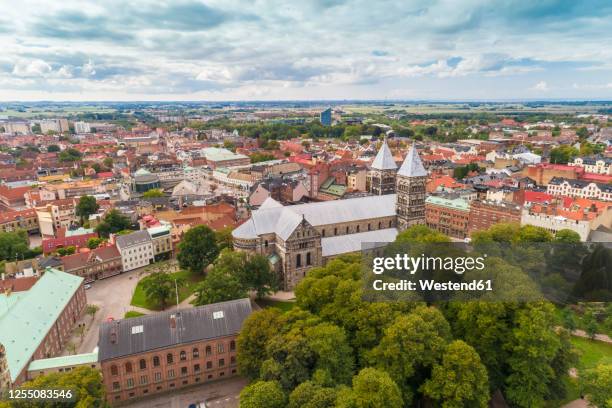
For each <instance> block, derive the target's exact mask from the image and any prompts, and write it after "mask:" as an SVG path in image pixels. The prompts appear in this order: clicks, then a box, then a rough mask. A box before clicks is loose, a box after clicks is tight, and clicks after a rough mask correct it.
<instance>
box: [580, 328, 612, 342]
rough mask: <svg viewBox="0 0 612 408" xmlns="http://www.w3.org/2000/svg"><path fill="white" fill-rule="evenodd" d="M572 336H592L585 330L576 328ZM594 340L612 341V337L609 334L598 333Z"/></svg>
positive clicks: (588, 337) (587, 337)
mask: <svg viewBox="0 0 612 408" xmlns="http://www.w3.org/2000/svg"><path fill="white" fill-rule="evenodd" d="M572 336H576V337H584V338H585V339H590V338H591V337H590V336H589V335H588V334H587V333H586V332H585V331H584V330H574V331H573V332H572ZM593 340H597V341H603V342H604V343H612V338H610V336H608V335H607V334H596V335H595V338H594V339H593Z"/></svg>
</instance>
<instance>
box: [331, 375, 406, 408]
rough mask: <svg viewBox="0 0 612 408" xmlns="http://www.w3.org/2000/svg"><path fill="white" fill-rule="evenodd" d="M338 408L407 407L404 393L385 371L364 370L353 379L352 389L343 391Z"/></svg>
mask: <svg viewBox="0 0 612 408" xmlns="http://www.w3.org/2000/svg"><path fill="white" fill-rule="evenodd" d="M336 406H337V407H338V408H398V407H402V406H406V405H405V404H404V403H403V402H402V393H401V391H400V388H399V387H398V386H397V384H396V383H395V382H394V381H393V379H392V378H391V376H390V375H389V374H388V373H386V372H385V371H383V370H377V369H375V368H372V367H368V368H364V369H363V370H361V371H360V372H359V374H357V375H356V376H355V377H354V378H353V387H352V389H346V388H345V389H342V390H341V391H340V392H339V394H338V399H337V402H336Z"/></svg>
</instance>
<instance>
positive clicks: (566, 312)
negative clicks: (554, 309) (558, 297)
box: [562, 307, 577, 333]
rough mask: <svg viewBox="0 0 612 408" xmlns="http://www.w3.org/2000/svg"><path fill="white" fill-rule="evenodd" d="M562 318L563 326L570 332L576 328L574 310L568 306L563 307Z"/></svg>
mask: <svg viewBox="0 0 612 408" xmlns="http://www.w3.org/2000/svg"><path fill="white" fill-rule="evenodd" d="M562 318H563V327H565V328H566V329H567V330H569V331H570V333H572V332H574V330H576V328H577V326H576V317H575V316H574V312H573V311H572V310H571V309H570V308H567V307H566V308H564V309H563V312H562Z"/></svg>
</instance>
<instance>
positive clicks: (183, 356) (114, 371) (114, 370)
mask: <svg viewBox="0 0 612 408" xmlns="http://www.w3.org/2000/svg"><path fill="white" fill-rule="evenodd" d="M235 350H236V342H235V341H234V340H232V341H230V346H229V351H235ZM204 352H205V354H206V356H211V355H212V347H211V346H206V348H205V350H204ZM224 352H225V345H224V344H223V343H218V344H217V353H218V354H221V353H224ZM191 355H192V356H193V358H199V357H200V350H199V349H198V348H197V347H194V348H193V350H192V351H191ZM233 359H234V357H232V360H233ZM179 360H180V361H186V360H187V352H186V351H185V350H181V352H180V353H179ZM222 361H223V362H224V360H223V359H220V360H219V362H222ZM152 362H153V367H159V366H160V364H161V361H160V357H159V356H153V361H152ZM166 363H167V364H174V354H172V353H168V354H166ZM206 364H207V368H208V364H210V365H211V367H212V362H211V361H209V362H207V363H206ZM138 367H139V368H140V369H141V370H146V369H147V360H146V359H144V358H141V359H140V360H139V361H138ZM124 369H125V372H126V373H127V374H129V373H132V372H133V370H134V368H133V365H132V362H131V361H127V362H126V363H125V364H124ZM110 371H111V375H119V369H118V367H117V366H116V365H115V364H113V365H112V366H111V367H110Z"/></svg>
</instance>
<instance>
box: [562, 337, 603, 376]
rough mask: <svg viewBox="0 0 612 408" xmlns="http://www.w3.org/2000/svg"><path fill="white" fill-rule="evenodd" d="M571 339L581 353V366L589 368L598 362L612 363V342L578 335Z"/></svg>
mask: <svg viewBox="0 0 612 408" xmlns="http://www.w3.org/2000/svg"><path fill="white" fill-rule="evenodd" d="M571 341H572V344H573V345H574V347H576V348H577V349H578V350H579V351H580V353H581V356H580V368H583V369H589V368H593V367H596V366H597V365H598V364H612V344H610V343H604V342H603V341H596V340H590V339H585V338H583V337H576V336H573V337H572V340H571Z"/></svg>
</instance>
